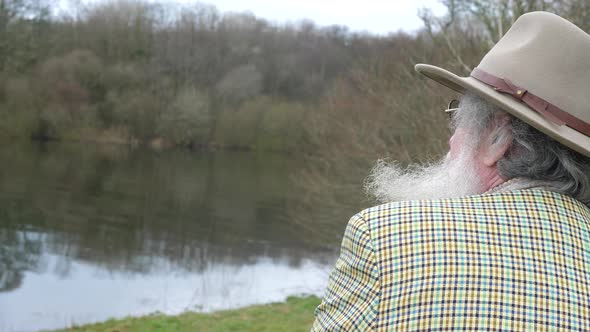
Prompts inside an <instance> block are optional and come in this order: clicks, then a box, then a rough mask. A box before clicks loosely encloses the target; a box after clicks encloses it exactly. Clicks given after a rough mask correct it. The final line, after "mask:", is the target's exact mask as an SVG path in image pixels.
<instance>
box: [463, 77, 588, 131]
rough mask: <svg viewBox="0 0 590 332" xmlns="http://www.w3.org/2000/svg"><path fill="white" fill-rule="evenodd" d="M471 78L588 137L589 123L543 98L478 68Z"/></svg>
mask: <svg viewBox="0 0 590 332" xmlns="http://www.w3.org/2000/svg"><path fill="white" fill-rule="evenodd" d="M471 77H473V78H475V79H476V80H478V81H480V82H483V83H485V84H487V85H489V86H491V87H492V88H494V90H496V91H498V92H500V93H505V94H509V95H511V96H512V97H514V98H516V99H518V100H519V101H521V102H523V103H525V104H526V105H527V106H529V107H530V108H532V109H533V110H534V111H536V112H537V113H539V114H541V115H542V116H543V117H544V118H546V119H547V120H549V121H551V122H553V123H555V124H557V125H559V126H563V125H567V126H568V127H570V128H572V129H575V130H577V131H579V132H581V133H582V134H584V135H586V136H590V123H587V122H585V121H583V120H581V119H578V118H576V117H575V116H573V115H571V114H569V113H567V112H565V111H563V110H561V109H560V108H559V107H557V106H555V105H553V104H551V103H550V102H548V101H546V100H544V99H543V98H541V97H538V96H536V95H534V94H532V93H531V92H529V91H527V90H526V89H524V88H521V87H518V86H516V85H514V84H512V82H510V81H509V80H507V79H503V78H500V77H497V76H494V75H492V74H490V73H488V72H486V71H484V70H482V69H479V68H475V69H473V71H472V72H471Z"/></svg>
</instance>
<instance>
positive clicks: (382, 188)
mask: <svg viewBox="0 0 590 332" xmlns="http://www.w3.org/2000/svg"><path fill="white" fill-rule="evenodd" d="M473 154H474V153H473V152H472V151H470V152H465V153H462V154H461V155H460V156H459V157H458V158H456V159H451V158H450V157H449V155H447V156H446V157H445V158H442V159H441V160H439V161H437V162H435V163H432V164H427V165H410V166H409V167H407V168H406V169H403V168H402V167H401V166H400V165H399V164H397V163H395V162H393V163H388V162H386V161H383V160H380V161H378V162H377V165H375V167H373V169H372V170H371V173H370V175H369V177H368V178H367V179H366V181H365V190H366V192H367V194H369V195H370V196H373V197H374V198H376V199H377V200H379V201H380V202H383V203H388V202H396V201H405V200H422V199H441V198H456V197H462V196H467V195H474V194H479V193H481V192H482V188H483V185H482V183H481V180H480V179H479V178H478V176H477V174H476V171H475V163H474V160H473Z"/></svg>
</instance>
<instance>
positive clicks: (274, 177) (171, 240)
mask: <svg viewBox="0 0 590 332" xmlns="http://www.w3.org/2000/svg"><path fill="white" fill-rule="evenodd" d="M0 160H2V161H3V162H2V164H1V165H0V330H2V331H5V330H7V331H10V330H14V331H21V330H22V331H28V330H36V329H41V328H57V327H62V326H67V325H70V324H72V323H76V324H81V323H85V322H91V321H98V320H103V319H106V318H109V317H121V316H126V315H130V314H144V313H149V312H154V311H162V312H166V313H178V312H180V311H183V310H200V311H209V310H218V309H225V308H232V307H236V306H243V305H247V304H251V303H264V302H269V301H279V300H282V299H284V298H285V297H286V296H288V295H291V294H300V293H316V294H317V293H320V292H321V290H322V288H323V286H324V283H325V282H326V274H327V271H328V269H329V267H330V265H331V264H332V263H333V261H334V259H335V256H336V254H337V247H338V239H339V237H340V236H341V233H342V232H343V225H344V223H345V222H346V220H347V217H348V216H349V215H350V213H352V212H353V211H354V210H355V209H356V207H349V208H348V209H346V208H345V209H342V211H341V213H342V218H341V219H340V220H338V221H337V222H338V224H339V225H340V226H342V227H334V223H333V222H323V221H322V220H312V221H310V222H313V223H314V224H313V228H315V229H317V230H322V231H324V232H331V233H333V235H334V236H332V237H330V238H332V239H334V241H327V242H326V241H311V242H310V237H308V236H307V233H306V232H304V231H302V227H301V224H300V223H299V222H293V220H294V218H293V216H290V215H289V213H288V211H296V210H297V208H301V207H304V205H302V204H304V203H301V199H302V197H305V193H304V192H302V191H301V188H297V187H296V186H294V182H293V176H292V174H293V172H294V170H297V169H298V167H301V166H302V165H301V163H300V162H299V161H298V160H296V159H294V158H290V157H288V156H281V155H256V154H251V153H237V152H231V153H227V152H226V153H187V152H186V151H171V152H164V153H154V152H150V151H141V150H129V149H127V148H122V147H116V146H80V145H69V146H68V145H22V144H7V145H4V146H0ZM294 206H295V207H297V208H295V209H294V208H293V207H294ZM319 209H320V210H321V207H320V208H319ZM307 210H309V209H307ZM305 228H306V229H309V228H310V226H309V225H306V227H305Z"/></svg>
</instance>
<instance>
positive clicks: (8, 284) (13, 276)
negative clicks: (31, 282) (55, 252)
mask: <svg viewBox="0 0 590 332" xmlns="http://www.w3.org/2000/svg"><path fill="white" fill-rule="evenodd" d="M0 243H1V245H0V292H6V291H10V290H13V289H16V288H18V287H20V285H21V282H22V279H23V273H24V272H25V271H30V270H36V269H37V268H38V267H39V265H40V263H41V262H40V257H41V256H40V252H41V237H40V235H39V234H29V233H26V232H17V231H15V230H11V229H8V228H6V229H0Z"/></svg>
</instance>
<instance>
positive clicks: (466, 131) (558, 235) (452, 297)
mask: <svg viewBox="0 0 590 332" xmlns="http://www.w3.org/2000/svg"><path fill="white" fill-rule="evenodd" d="M416 69H417V71H418V72H420V73H422V74H424V75H426V76H427V77H429V78H431V79H434V80H435V81H437V82H440V83H442V84H444V85H446V86H447V87H449V88H452V89H454V90H456V91H458V92H460V93H462V94H463V95H464V96H463V98H462V99H461V103H460V104H459V105H458V107H457V108H456V109H454V111H455V112H454V114H453V123H454V127H455V131H454V134H453V136H452V138H451V140H450V141H449V145H450V151H449V153H448V154H447V156H446V158H445V159H444V160H443V161H442V162H440V163H438V164H435V165H429V166H424V167H410V168H409V169H405V170H403V169H400V168H399V167H398V166H397V165H395V164H385V163H380V164H378V165H377V166H376V167H375V169H374V170H373V173H372V175H371V176H370V177H369V179H368V182H367V187H368V190H369V191H370V192H371V193H373V194H374V195H376V196H377V197H378V198H380V199H382V200H384V201H386V202H389V203H386V204H384V205H380V206H377V207H373V208H370V209H367V210H365V211H362V212H360V213H358V214H357V215H355V216H354V217H353V218H352V219H351V220H350V222H349V224H348V226H347V228H346V231H345V235H344V239H343V242H342V248H341V255H340V258H339V259H338V261H337V263H336V266H335V268H334V270H333V272H332V274H331V275H330V281H329V285H328V288H327V290H326V293H325V296H324V299H323V302H322V303H321V304H320V306H319V307H318V308H317V309H316V321H315V323H314V325H313V328H312V331H394V330H395V331H466V330H468V331H484V330H485V331H489V330H494V331H498V330H512V331H514V330H530V331H546V330H564V331H590V208H589V206H590V36H589V35H588V34H586V33H585V32H583V31H582V30H580V29H579V28H577V27H576V26H575V25H573V24H571V23H570V22H568V21H566V20H564V19H562V18H560V17H559V16H556V15H553V14H549V13H544V12H535V13H529V14H526V15H523V16H522V17H520V18H519V19H518V20H517V21H516V22H515V23H514V25H513V26H512V28H511V29H510V31H508V32H507V34H506V35H505V36H504V37H503V38H502V39H501V40H500V41H499V42H498V44H496V45H495V46H494V48H493V49H492V50H491V51H490V52H489V53H488V54H487V55H486V56H485V57H484V59H483V60H482V62H481V63H480V65H479V66H478V67H477V68H476V69H475V70H474V71H473V72H472V73H471V75H470V77H459V76H456V75H454V74H452V73H450V72H448V71H446V70H443V69H441V68H437V67H434V66H430V65H417V66H416ZM452 111H453V110H452Z"/></svg>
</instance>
